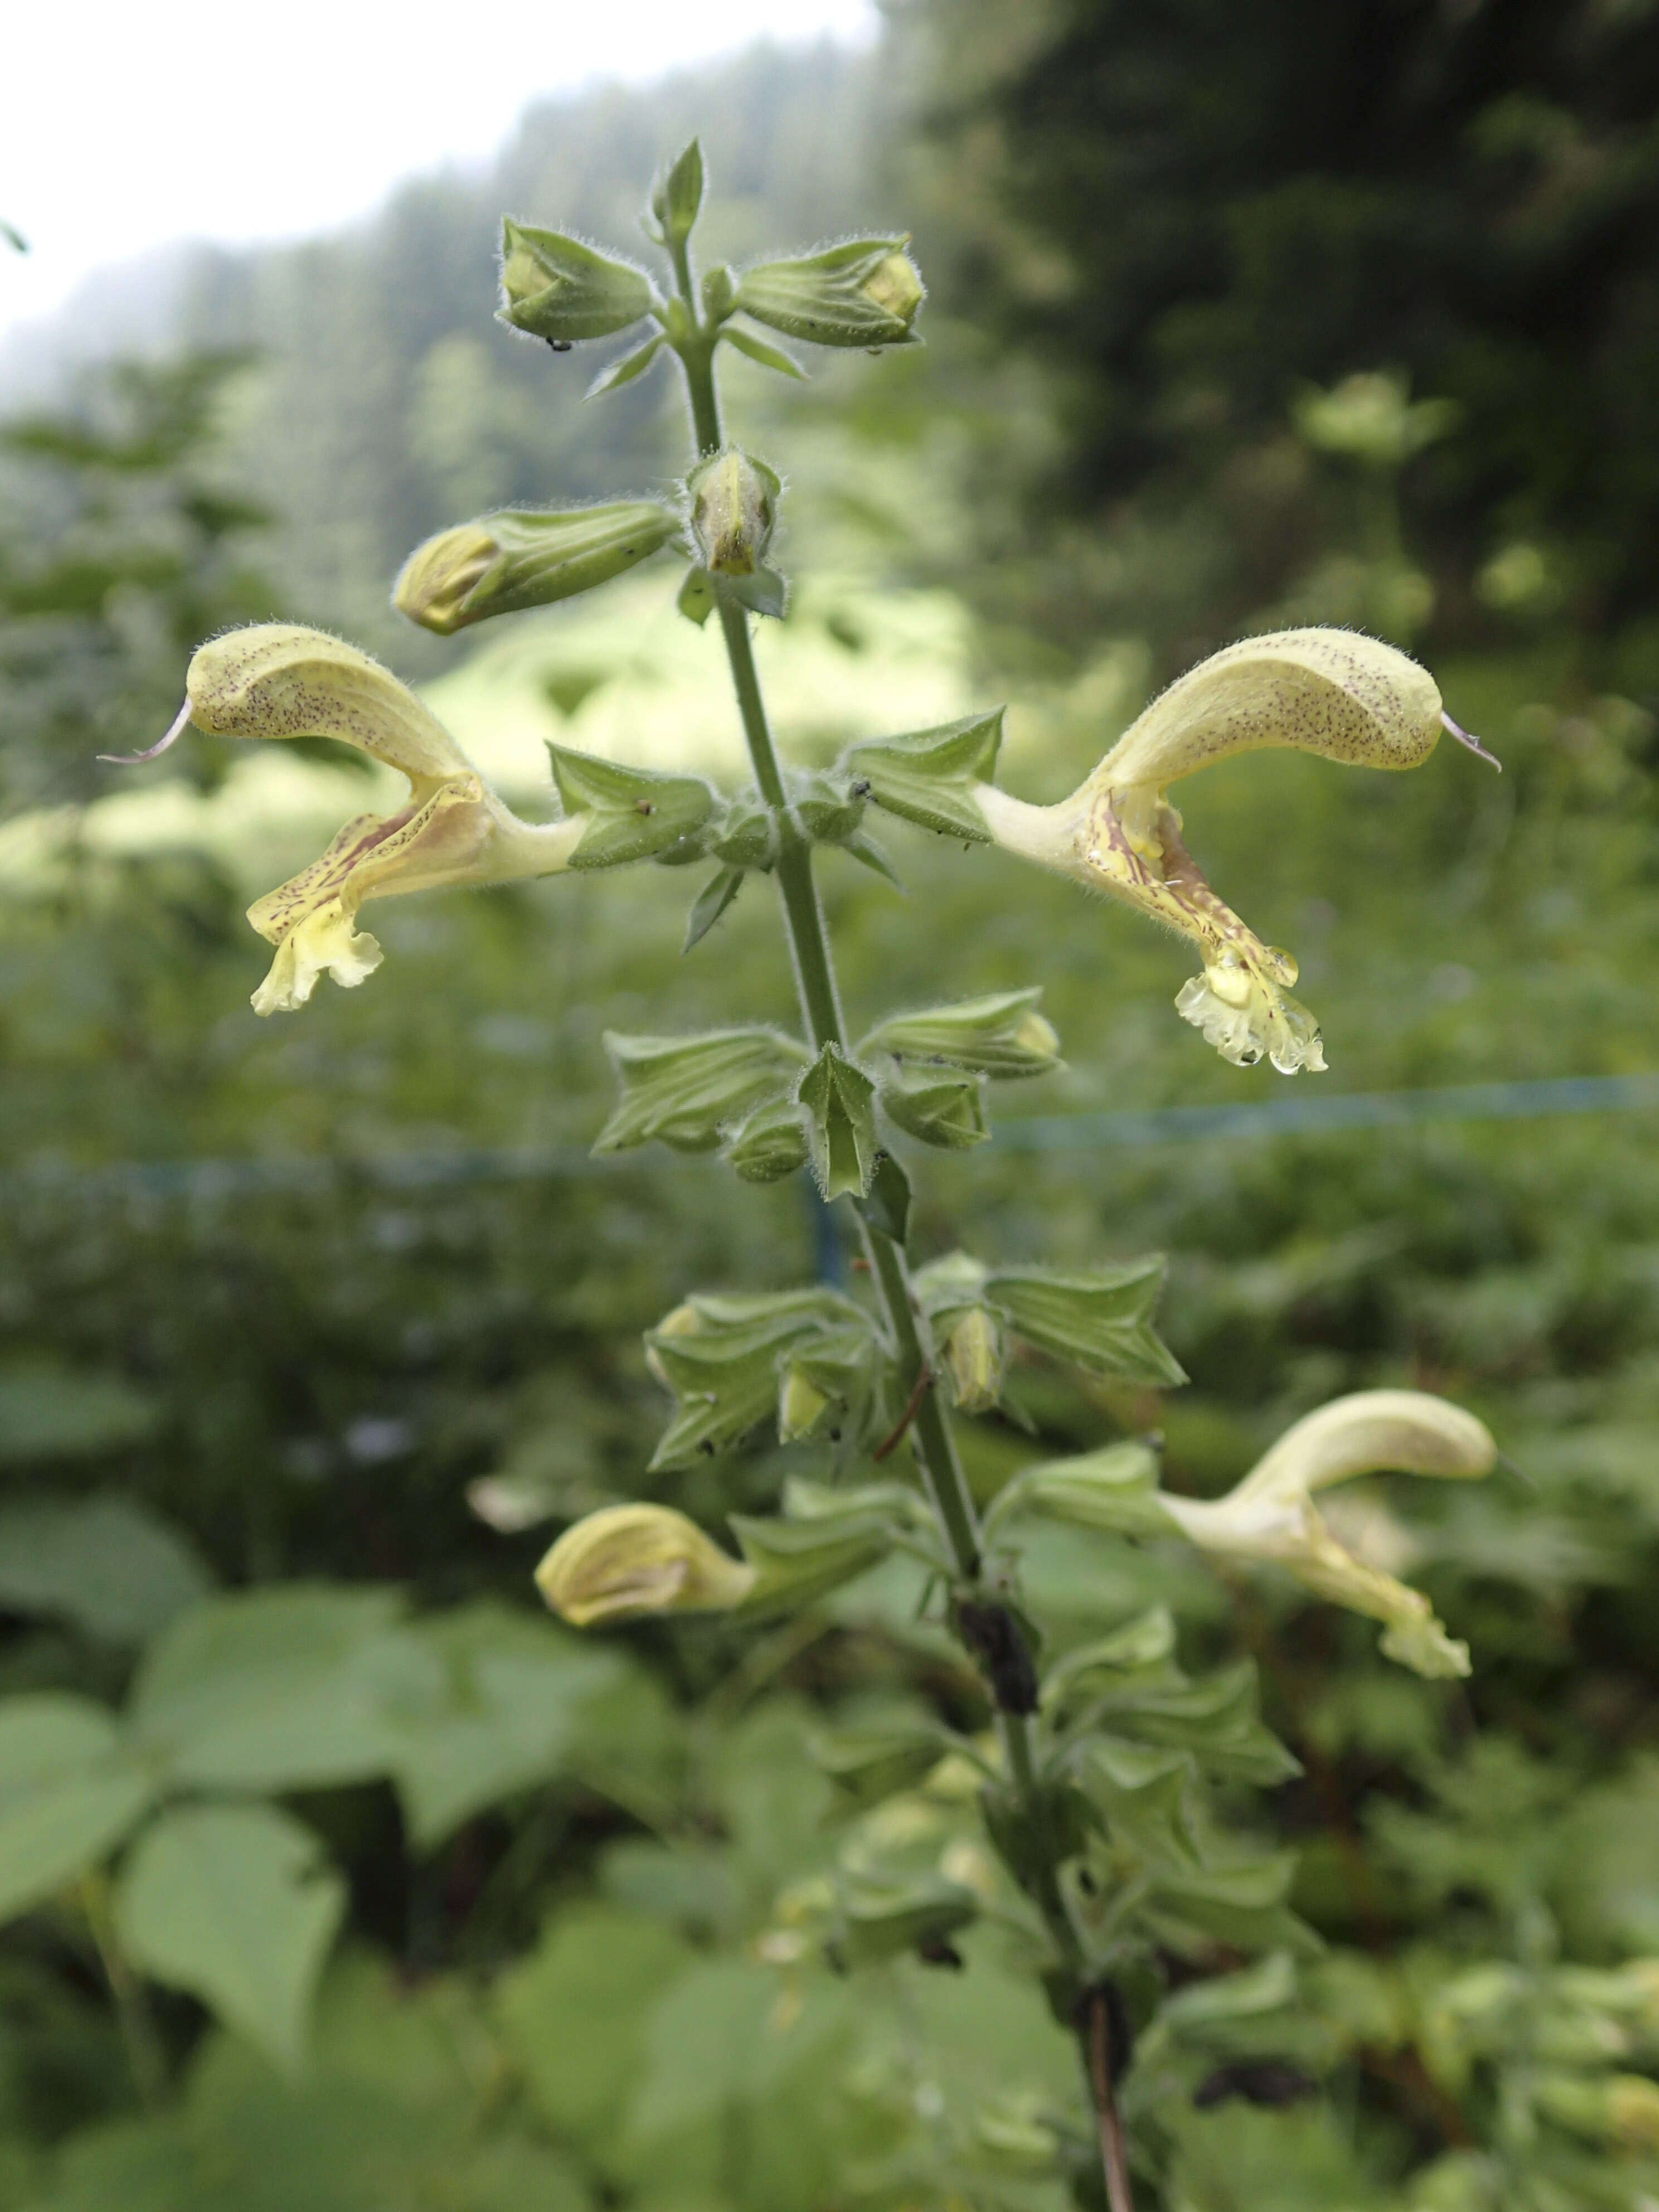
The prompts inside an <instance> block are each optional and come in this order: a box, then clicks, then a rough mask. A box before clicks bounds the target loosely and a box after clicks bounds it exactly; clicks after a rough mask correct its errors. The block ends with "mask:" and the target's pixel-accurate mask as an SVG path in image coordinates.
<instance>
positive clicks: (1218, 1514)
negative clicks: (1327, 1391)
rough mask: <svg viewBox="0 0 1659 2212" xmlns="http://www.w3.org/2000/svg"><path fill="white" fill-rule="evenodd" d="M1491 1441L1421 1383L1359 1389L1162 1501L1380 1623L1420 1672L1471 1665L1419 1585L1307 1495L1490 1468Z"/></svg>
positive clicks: (1184, 1527)
mask: <svg viewBox="0 0 1659 2212" xmlns="http://www.w3.org/2000/svg"><path fill="white" fill-rule="evenodd" d="M1496 1457H1497V1447H1496V1445H1495V1444H1494V1443H1492V1436H1491V1432H1490V1431H1488V1429H1487V1428H1486V1425H1485V1423H1484V1422H1481V1421H1478V1420H1477V1419H1475V1417H1474V1414H1473V1413H1465V1412H1464V1411H1463V1409H1462V1407H1461V1406H1451V1405H1448V1404H1447V1403H1446V1401H1445V1400H1444V1399H1442V1398H1431V1397H1429V1396H1428V1395H1426V1394H1425V1392H1423V1391H1420V1390H1362V1391H1359V1392H1358V1393H1356V1394H1355V1395H1353V1396H1352V1397H1347V1398H1336V1399H1334V1400H1333V1401H1331V1403H1330V1404H1329V1405H1328V1406H1322V1407H1320V1408H1319V1409H1318V1411H1317V1412H1316V1413H1309V1414H1307V1415H1306V1416H1305V1417H1304V1419H1301V1420H1299V1421H1298V1422H1297V1423H1296V1425H1295V1426H1294V1427H1293V1428H1290V1429H1287V1430H1286V1431H1285V1434H1284V1435H1283V1436H1282V1437H1280V1438H1279V1441H1278V1443H1276V1444H1274V1445H1273V1448H1272V1449H1271V1450H1269V1451H1268V1452H1267V1454H1266V1455H1265V1456H1264V1457H1263V1458H1262V1459H1261V1460H1260V1461H1258V1462H1257V1463H1256V1465H1255V1467H1254V1468H1252V1469H1251V1471H1250V1473H1249V1474H1247V1475H1246V1476H1245V1478H1244V1480H1243V1482H1241V1483H1240V1484H1239V1485H1238V1486H1237V1489H1235V1490H1232V1491H1230V1492H1228V1494H1227V1496H1226V1497H1225V1498H1214V1499H1203V1500H1201V1499H1199V1498H1180V1497H1176V1496H1175V1495H1174V1494H1173V1493H1171V1492H1169V1491H1163V1492H1160V1493H1159V1496H1158V1503H1159V1504H1160V1505H1161V1506H1162V1507H1163V1509H1164V1512H1165V1513H1167V1514H1168V1515H1169V1516H1170V1519H1171V1520H1173V1521H1174V1522H1176V1526H1177V1527H1178V1528H1180V1529H1181V1531H1182V1534H1183V1535H1184V1536H1186V1537H1187V1538H1188V1541H1190V1542H1192V1543H1194V1544H1196V1545H1198V1546H1199V1547H1200V1548H1201V1549H1202V1550H1204V1551H1207V1552H1215V1553H1220V1554H1222V1555H1224V1556H1225V1557H1227V1558H1231V1559H1267V1560H1271V1561H1273V1563H1274V1564H1275V1565H1279V1566H1281V1567H1285V1568H1286V1569H1288V1571H1290V1572H1291V1574H1293V1575H1294V1576H1295V1577H1297V1581H1298V1582H1301V1583H1305V1584H1306V1585H1307V1587H1308V1588H1309V1589H1311V1590H1314V1591H1316V1592H1317V1593H1318V1595H1320V1596H1321V1597H1327V1598H1329V1599H1331V1600H1332V1601H1333V1602H1334V1603H1335V1604H1337V1605H1344V1606H1347V1607H1350V1608H1351V1609H1352V1611H1353V1612H1355V1613H1368V1614H1370V1617H1371V1619H1372V1620H1381V1621H1383V1622H1384V1623H1386V1624H1387V1626H1386V1632H1385V1634H1384V1636H1383V1650H1384V1651H1385V1652H1386V1653H1387V1654H1388V1656H1389V1658H1390V1659H1397V1660H1399V1661H1400V1662H1401V1665H1402V1666H1407V1667H1411V1668H1415V1670H1416V1671H1417V1673H1418V1674H1431V1675H1434V1674H1468V1671H1469V1653H1468V1645H1467V1644H1460V1643H1458V1642H1456V1641H1455V1639H1454V1638H1451V1637H1449V1636H1448V1635H1447V1633H1446V1632H1445V1629H1444V1628H1443V1626H1442V1625H1441V1623H1440V1622H1439V1621H1438V1620H1436V1618H1435V1615H1434V1611H1433V1608H1432V1607H1431V1605H1430V1603H1429V1601H1428V1600H1427V1598H1425V1596H1424V1595H1423V1594H1422V1592H1421V1591H1420V1590H1414V1589H1410V1588H1408V1587H1407V1584H1406V1583H1401V1582H1397V1581H1396V1580H1395V1577H1393V1576H1392V1575H1390V1574H1388V1573H1386V1572H1385V1571H1383V1568H1381V1567H1380V1566H1376V1565H1370V1564H1368V1563H1367V1562H1366V1561H1364V1560H1363V1559H1356V1558H1355V1556H1354V1554H1353V1553H1352V1552H1350V1551H1347V1550H1346V1549H1345V1548H1344V1547H1343V1546H1342V1545H1341V1544H1340V1543H1339V1542H1338V1541H1337V1540H1336V1538H1335V1537H1334V1535H1333V1534H1332V1533H1331V1531H1330V1528H1329V1527H1328V1525H1327V1523H1326V1522H1324V1520H1322V1517H1321V1516H1320V1514H1319V1511H1318V1510H1317V1508H1316V1506H1315V1504H1314V1502H1313V1493H1314V1492H1316V1491H1317V1490H1326V1489H1328V1488H1329V1487H1330V1486H1331V1485H1332V1484H1334V1483H1339V1482H1347V1481H1349V1480H1352V1478H1353V1477H1354V1476H1356V1475H1361V1474H1378V1473H1381V1472H1383V1470H1385V1469H1388V1470H1392V1471H1394V1472H1396V1473H1399V1474H1433V1475H1442V1476H1449V1477H1455V1478H1468V1477H1471V1476H1477V1475H1483V1474H1490V1473H1491V1472H1492V1463H1493V1462H1494V1460H1495V1458H1496Z"/></svg>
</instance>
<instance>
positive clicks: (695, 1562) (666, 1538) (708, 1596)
mask: <svg viewBox="0 0 1659 2212" xmlns="http://www.w3.org/2000/svg"><path fill="white" fill-rule="evenodd" d="M754 1585H755V1570H754V1568H753V1567H750V1566H745V1565H744V1563H743V1562H742V1561H741V1560H740V1559H733V1558H732V1556H731V1554H730V1553H728V1552H723V1551H721V1549H720V1546H719V1545H718V1544H716V1543H714V1541H712V1540H711V1539H710V1538H709V1537H708V1536H705V1535H704V1534H703V1532H702V1529H701V1528H698V1526H697V1524H696V1522H695V1521H688V1520H687V1519H686V1517H685V1516H684V1513H677V1512H675V1510H674V1509H673V1507H672V1506H671V1505H606V1506H602V1507H601V1508H600V1509H599V1511H598V1512H597V1513H589V1514H587V1515H586V1516H585V1517H584V1518H583V1519H582V1520H580V1521H578V1522H574V1523H573V1525H572V1526H571V1527H570V1528H567V1529H566V1530H565V1532H564V1534H563V1535H562V1536H561V1537H560V1539H559V1541H558V1542H557V1543H556V1544H555V1545H554V1547H553V1548H552V1550H551V1551H550V1552H549V1553H548V1554H547V1556H546V1557H545V1559H543V1561H542V1563H541V1565H540V1566H538V1568H537V1570H536V1586H537V1588H538V1589H539V1590H540V1591H541V1594H542V1595H543V1597H544V1598H545V1599H546V1601H547V1602H548V1604H549V1605H550V1607H552V1608H553V1610H554V1612H555V1613H558V1614H559V1615H560V1616H561V1618H562V1619H563V1620H568V1622H569V1623H570V1625H571V1626H572V1627H573V1628H591V1627H592V1626H593V1624H594V1623H595V1622H596V1621H605V1620H635V1619H636V1618H637V1617H638V1616H639V1615H641V1614H642V1613H725V1612H729V1611H730V1610H731V1608H732V1607H733V1606H737V1605H741V1604H742V1602H743V1601H744V1598H745V1597H747V1596H748V1595H749V1593H750V1590H751V1589H753V1588H754Z"/></svg>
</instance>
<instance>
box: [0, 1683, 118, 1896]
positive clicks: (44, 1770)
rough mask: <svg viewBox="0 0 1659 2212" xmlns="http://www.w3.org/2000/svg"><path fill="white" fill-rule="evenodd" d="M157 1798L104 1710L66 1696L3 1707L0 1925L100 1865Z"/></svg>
mask: <svg viewBox="0 0 1659 2212" xmlns="http://www.w3.org/2000/svg"><path fill="white" fill-rule="evenodd" d="M153 1794H154V1791H153V1785H152V1784H151V1782H150V1780H149V1778H147V1776H146V1775H145V1773H144V1772H143V1770H142V1769H141V1767H140V1766H139V1765H137V1763H136V1762H134V1761H131V1760H129V1759H125V1758H124V1757H123V1755H122V1754H121V1753H120V1751H119V1749H118V1741H117V1736H116V1729H115V1723H114V1722H113V1721H112V1719H111V1717H110V1716H109V1714H108V1713H107V1712H106V1711H105V1709H104V1708H103V1706H102V1705H94V1703H93V1701H92V1700H91V1699H89V1698H81V1697H76V1696H75V1695H74V1694H73V1693H72V1692H69V1691H66V1690H37V1691H32V1692H25V1693H24V1694H23V1695H21V1696H18V1697H12V1698H7V1699H4V1700H3V1701H0V1920H7V1919H10V1918H11V1917H13V1915H14V1914H16V1913H19V1912H27V1911H28V1910H29V1909H30V1908H31V1907H32V1906H33V1905H40V1904H43V1903H44V1902H45V1901H46V1899H48V1898H50V1897H52V1896H53V1895H54V1894H55V1893H57V1892H58V1890H60V1889H63V1888H64V1887H66V1886H67V1885H68V1884H69V1883H70V1882H71V1881H74V1880H75V1879H76V1876H77V1875H82V1874H85V1873H86V1872H87V1871H88V1869H90V1868H92V1867H94V1866H96V1865H97V1864H98V1863H99V1862H100V1860H101V1859H103V1858H105V1857H106V1856H107V1855H108V1853H109V1852H110V1851H112V1850H113V1849H114V1848H115V1846H116V1844H118V1843H119V1842H120V1840H121V1838H122V1837H123V1836H125V1834H126V1833H127V1832H128V1830H129V1829H130V1828H131V1826H132V1825H133V1823H134V1822H135V1821H136V1820H137V1819H138V1817H139V1815H140V1814H142V1813H143V1810H144V1808H146V1806H147V1805H148V1804H149V1802H150V1799H151V1796H152V1795H153Z"/></svg>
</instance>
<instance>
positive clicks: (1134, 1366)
mask: <svg viewBox="0 0 1659 2212" xmlns="http://www.w3.org/2000/svg"><path fill="white" fill-rule="evenodd" d="M985 1287H986V1292H987V1296H988V1297H993V1298H994V1299H995V1300H996V1302H997V1303H998V1304H1000V1306H1002V1307H1003V1308H1005V1310H1006V1312H1007V1315H1008V1318H1009V1319H1010V1321H1012V1323H1013V1325H1014V1328H1015V1329H1016V1330H1017V1331H1018V1334H1020V1335H1021V1336H1023V1337H1024V1339H1025V1340H1026V1341H1027V1343H1028V1344H1035V1345H1036V1346H1039V1347H1040V1348H1041V1349H1042V1351H1044V1352H1052V1353H1053V1354H1054V1357H1055V1358H1057V1359H1066V1360H1070V1361H1071V1362H1072V1364H1073V1365H1074V1366H1078V1367H1081V1368H1084V1369H1085V1370H1087V1371H1088V1372H1089V1373H1090V1374H1092V1375H1112V1376H1121V1378H1122V1379H1123V1380H1124V1381H1125V1382H1130V1383H1155V1384H1158V1385H1160V1386H1162V1387H1164V1388H1165V1389H1170V1388H1172V1387H1173V1386H1174V1385H1176V1383H1184V1382H1185V1381H1186V1380H1187V1376H1186V1371H1185V1370H1184V1369H1183V1368H1182V1365H1181V1363H1180V1362H1179V1360H1177V1359H1176V1357H1175V1355H1174V1353H1173V1352H1170V1350H1169V1348H1168V1346H1165V1345H1164V1343H1163V1342H1162V1341H1161V1340H1159V1338H1158V1335H1157V1334H1156V1332H1155V1331H1154V1330H1153V1328H1152V1309H1153V1307H1154V1306H1155V1305H1156V1304H1158V1294H1159V1292H1160V1291H1162V1289H1163V1287H1164V1260H1163V1258H1162V1256H1161V1255H1158V1254H1152V1255H1150V1256H1149V1257H1147V1258H1146V1259H1141V1260H1127V1261H1123V1262H1122V1263H1121V1265H1120V1266H1118V1267H1102V1268H1098V1269H1097V1270H1095V1271H1094V1272H1093V1273H1090V1274H1086V1275H1061V1274H1055V1273H1050V1272H1049V1271H1048V1270H1047V1269H1044V1268H1040V1267H1002V1268H998V1269H996V1270H994V1272H993V1273H991V1274H990V1275H989V1276H988V1277H987V1281H986V1285H985Z"/></svg>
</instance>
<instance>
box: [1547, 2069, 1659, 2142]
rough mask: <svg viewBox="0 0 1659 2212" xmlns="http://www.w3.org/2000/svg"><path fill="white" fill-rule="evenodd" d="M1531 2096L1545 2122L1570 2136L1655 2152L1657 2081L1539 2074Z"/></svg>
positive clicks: (1658, 2108) (1658, 2128)
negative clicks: (1564, 2129) (1547, 2121)
mask: <svg viewBox="0 0 1659 2212" xmlns="http://www.w3.org/2000/svg"><path fill="white" fill-rule="evenodd" d="M1533 2094H1534V2098H1535V2099H1536V2100H1537V2105H1538V2109H1539V2111H1540V2112H1542V2113H1543V2114H1544V2115H1545V2116H1546V2118H1548V2119H1552V2120H1553V2121H1554V2122H1555V2124H1556V2125H1557V2126H1558V2127H1562V2128H1566V2129H1569V2130H1571V2132H1572V2133H1573V2134H1574V2135H1577V2136H1589V2138H1590V2139H1591V2140H1592V2141H1593V2142H1607V2143H1614V2144H1617V2145H1618V2147H1619V2148H1620V2149H1621V2150H1629V2151H1648V2152H1653V2151H1659V2081H1650V2080H1649V2079H1648V2077H1647V2075H1645V2074H1601V2075H1577V2074H1541V2075H1538V2076H1537V2077H1536V2078H1535V2080H1534V2087H1533Z"/></svg>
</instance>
